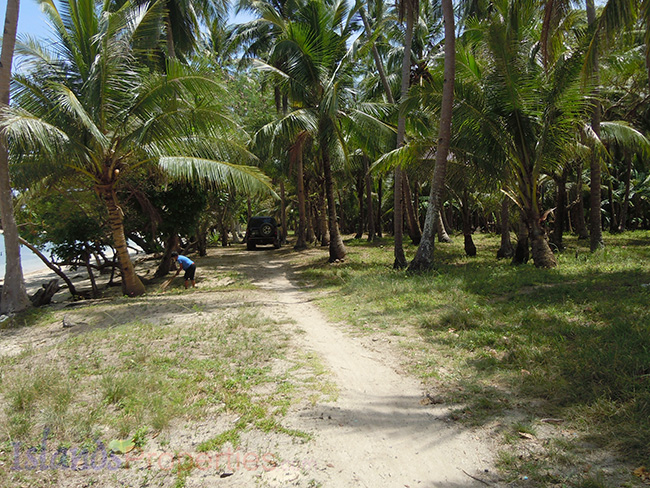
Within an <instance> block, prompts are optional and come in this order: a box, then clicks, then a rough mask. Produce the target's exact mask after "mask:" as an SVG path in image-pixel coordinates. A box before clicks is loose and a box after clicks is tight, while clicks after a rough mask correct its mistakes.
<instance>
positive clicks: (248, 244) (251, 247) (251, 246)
mask: <svg viewBox="0 0 650 488" xmlns="http://www.w3.org/2000/svg"><path fill="white" fill-rule="evenodd" d="M246 249H248V250H249V251H254V250H255V243H254V242H250V241H247V242H246Z"/></svg>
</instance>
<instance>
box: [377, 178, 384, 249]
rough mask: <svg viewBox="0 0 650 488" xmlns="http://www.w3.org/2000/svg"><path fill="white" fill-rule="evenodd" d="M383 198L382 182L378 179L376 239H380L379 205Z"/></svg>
mask: <svg viewBox="0 0 650 488" xmlns="http://www.w3.org/2000/svg"><path fill="white" fill-rule="evenodd" d="M383 197H384V180H383V179H382V178H379V180H378V181H377V238H378V239H381V238H382V232H383V231H382V228H381V205H382V201H383Z"/></svg>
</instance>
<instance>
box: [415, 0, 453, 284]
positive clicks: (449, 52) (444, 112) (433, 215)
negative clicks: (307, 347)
mask: <svg viewBox="0 0 650 488" xmlns="http://www.w3.org/2000/svg"><path fill="white" fill-rule="evenodd" d="M441 3H442V12H443V19H444V23H445V63H444V81H443V88H442V101H441V108H440V125H439V131H440V132H439V135H438V144H437V147H436V165H435V168H434V170H433V178H432V181H431V192H430V194H429V206H428V207H427V215H426V217H425V220H424V228H423V229H422V240H421V241H420V245H419V246H418V250H417V251H416V253H415V257H414V258H413V261H411V264H409V267H408V269H409V271H411V272H418V271H427V270H429V269H431V267H432V266H433V249H434V236H435V232H436V226H437V223H438V215H439V212H440V195H441V194H442V191H443V189H444V184H445V173H446V170H447V155H448V154H449V145H450V142H451V118H452V108H453V104H454V82H455V78H456V59H455V57H456V36H455V32H454V8H453V5H452V2H451V0H442V2H441Z"/></svg>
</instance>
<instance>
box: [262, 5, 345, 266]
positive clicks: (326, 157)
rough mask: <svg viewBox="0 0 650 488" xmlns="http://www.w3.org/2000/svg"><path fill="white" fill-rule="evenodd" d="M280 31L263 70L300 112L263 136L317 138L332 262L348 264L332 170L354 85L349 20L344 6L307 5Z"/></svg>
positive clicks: (339, 154)
mask: <svg viewBox="0 0 650 488" xmlns="http://www.w3.org/2000/svg"><path fill="white" fill-rule="evenodd" d="M277 27H279V28H280V29H281V34H279V35H278V37H277V40H276V42H275V44H274V45H273V47H272V49H271V51H270V56H269V60H268V62H261V61H260V62H258V63H257V65H258V67H259V68H260V69H262V70H264V71H267V72H270V73H274V74H276V75H277V76H278V77H279V78H280V79H282V80H283V81H284V84H285V86H286V90H287V93H288V94H289V98H290V100H291V101H292V102H293V104H294V106H296V107H297V108H296V110H294V111H293V112H290V113H288V114H287V115H286V116H285V117H283V118H282V119H280V120H279V121H278V122H275V123H273V124H271V125H270V126H269V127H267V128H265V129H264V131H265V132H267V133H268V134H273V133H276V132H277V131H278V130H279V131H284V132H285V133H292V134H298V133H299V132H300V131H302V130H306V131H308V132H310V133H311V134H313V138H314V142H315V143H316V145H317V148H318V159H319V161H320V164H322V167H323V173H324V176H325V193H326V199H327V211H328V225H329V234H330V241H329V261H330V262H333V261H336V260H341V259H344V258H345V255H346V252H347V251H346V249H345V246H344V245H343V240H342V238H341V234H340V231H339V226H338V219H337V211H336V200H335V191H334V189H335V185H334V178H333V172H332V164H333V162H335V161H336V160H337V159H340V158H341V157H343V158H344V157H345V148H344V137H343V134H342V133H341V129H340V124H339V120H340V119H341V118H342V117H345V116H346V114H345V109H346V103H347V101H348V100H349V99H350V96H351V93H350V92H349V90H348V88H349V87H350V86H351V84H352V77H351V73H350V70H349V69H348V68H349V59H348V58H347V56H346V51H347V46H346V42H347V39H348V37H349V36H350V33H351V26H350V15H349V12H347V9H346V6H345V4H344V3H343V2H336V3H334V4H333V5H331V6H330V5H326V4H324V3H322V2H319V1H314V0H312V1H309V2H307V3H306V4H305V5H304V6H301V7H299V8H298V10H297V11H296V12H294V17H293V20H288V21H284V20H282V21H281V22H280V21H279V22H278V24H277Z"/></svg>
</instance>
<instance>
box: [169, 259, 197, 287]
mask: <svg viewBox="0 0 650 488" xmlns="http://www.w3.org/2000/svg"><path fill="white" fill-rule="evenodd" d="M172 259H173V260H174V261H176V262H177V263H178V264H180V266H178V269H177V270H176V274H175V275H174V276H178V274H179V273H180V272H181V270H184V271H185V289H187V288H189V286H190V282H192V288H195V287H196V282H195V281H194V274H195V273H196V264H194V261H192V260H191V259H190V258H188V257H186V256H183V255H182V254H178V253H177V252H173V253H172Z"/></svg>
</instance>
